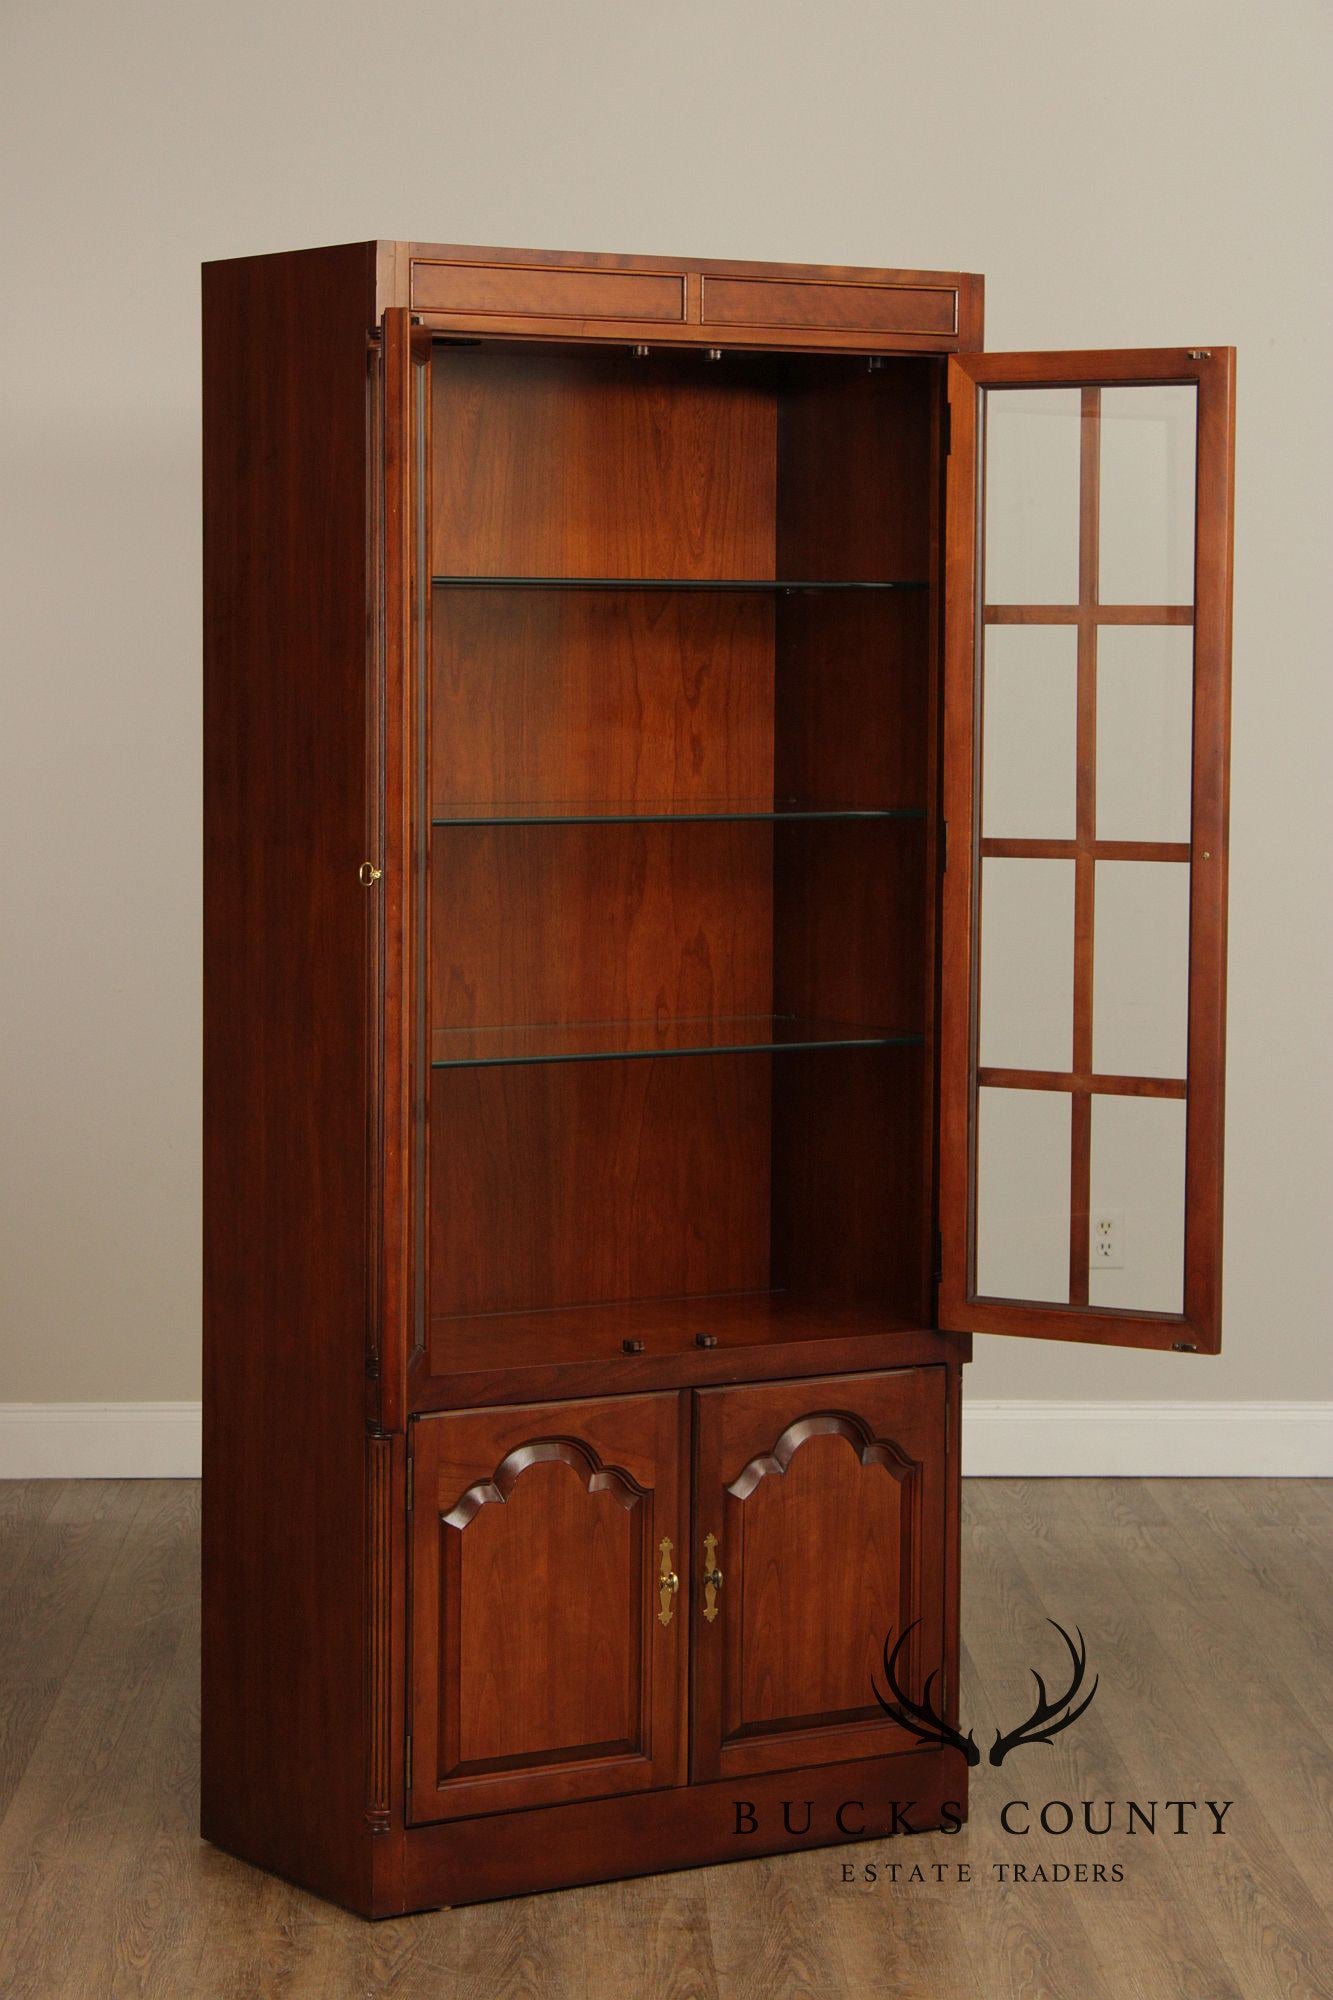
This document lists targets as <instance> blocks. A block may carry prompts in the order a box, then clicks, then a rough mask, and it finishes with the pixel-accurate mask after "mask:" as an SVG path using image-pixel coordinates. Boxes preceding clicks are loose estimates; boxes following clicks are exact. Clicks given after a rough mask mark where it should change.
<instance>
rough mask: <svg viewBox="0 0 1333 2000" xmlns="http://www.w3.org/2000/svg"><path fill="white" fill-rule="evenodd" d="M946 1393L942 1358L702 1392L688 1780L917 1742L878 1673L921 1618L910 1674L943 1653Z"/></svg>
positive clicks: (917, 1674) (881, 1751)
mask: <svg viewBox="0 0 1333 2000" xmlns="http://www.w3.org/2000/svg"><path fill="white" fill-rule="evenodd" d="M945 1399H946V1371H945V1370H944V1369H943V1368H912V1369H901V1370H895V1371H892V1372H889V1373H885V1374H875V1375H852V1376H837V1377H832V1378H826V1379H823V1380H817V1381H812V1382H780V1383H763V1384H757V1385H755V1386H754V1387H737V1388H730V1389H718V1390H701V1391H699V1392H698V1393H697V1396H696V1405H697V1416H696V1459H695V1463H696V1480H695V1549H696V1560H697V1563H698V1565H699V1575H700V1577H701V1579H702V1585H703V1587H702V1588H701V1589H700V1590H699V1591H698V1592H697V1593H696V1596H697V1600H698V1601H697V1605H696V1618H695V1629H694V1643H693V1656H694V1729H693V1751H692V1774H693V1776H694V1778H695V1779H696V1780H702V1779H707V1778H725V1777H733V1776H734V1777H740V1776H742V1775H744V1774H746V1773H753V1772H761V1771H773V1770H782V1769H784V1768H786V1767H787V1766H796V1765H804V1764H812V1763H837V1762H842V1761H844V1760H851V1759H853V1758H857V1757H866V1756H876V1755H886V1754H890V1753H892V1752H893V1751H895V1750H900V1749H901V1750H905V1749H908V1748H912V1747H915V1746H914V1745H913V1744H912V1743H911V1742H910V1740H909V1739H908V1738H907V1737H906V1736H905V1735H904V1733H903V1731H902V1730H900V1729H899V1728H898V1727H897V1726H896V1725H895V1724H894V1723H892V1722H890V1721H889V1720H888V1719H887V1718H886V1717H885V1716H884V1714H883V1712H882V1710H881V1709H880V1707H879V1705H878V1703H877V1702H876V1700H875V1694H874V1689H873V1686H872V1680H873V1677H874V1675H875V1673H876V1671H877V1669H878V1668H879V1666H880V1661H881V1656H882V1651H883V1647H884V1642H885V1640H886V1638H887V1637H888V1636H889V1635H890V1633H895V1634H896V1633H899V1632H901V1631H902V1630H903V1629H904V1628H905V1627H906V1626H907V1625H910V1624H913V1623H914V1622H915V1623H917V1630H916V1633H915V1635H914V1639H913V1644H912V1659H911V1662H910V1666H909V1673H910V1676H911V1679H912V1680H913V1682H916V1681H918V1680H920V1679H923V1678H924V1676H925V1674H926V1673H928V1672H929V1671H930V1670H931V1669H932V1668H935V1667H939V1666H940V1665H941V1664H942V1661H943V1647H944V1597H945V1592H944V1572H945V1540H946V1537H945V1465H944V1444H945V1438H946V1435H947V1425H946V1407H945ZM917 1621H919V1622H917ZM952 1693H953V1690H950V1694H951V1695H952Z"/></svg>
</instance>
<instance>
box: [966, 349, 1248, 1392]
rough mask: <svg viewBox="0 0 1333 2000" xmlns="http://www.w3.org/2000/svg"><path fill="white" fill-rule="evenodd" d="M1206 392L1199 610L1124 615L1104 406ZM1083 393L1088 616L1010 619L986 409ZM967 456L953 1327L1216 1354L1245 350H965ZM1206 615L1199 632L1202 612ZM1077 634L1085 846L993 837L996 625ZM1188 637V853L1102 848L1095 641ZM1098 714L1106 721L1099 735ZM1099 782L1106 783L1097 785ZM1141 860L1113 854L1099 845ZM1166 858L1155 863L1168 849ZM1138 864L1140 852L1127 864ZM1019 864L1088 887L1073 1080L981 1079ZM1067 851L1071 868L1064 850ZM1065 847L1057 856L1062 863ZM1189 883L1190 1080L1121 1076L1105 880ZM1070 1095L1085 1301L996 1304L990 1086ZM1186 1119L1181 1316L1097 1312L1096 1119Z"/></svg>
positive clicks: (1072, 1254)
mask: <svg viewBox="0 0 1333 2000" xmlns="http://www.w3.org/2000/svg"><path fill="white" fill-rule="evenodd" d="M1181 384H1189V385H1193V386H1194V388H1195V389H1196V391H1197V404H1196V430H1195V478H1194V487H1193V529H1194V563H1193V595H1192V603H1191V605H1190V606H1189V607H1185V606H1183V605H1174V604H1165V603H1164V604H1160V605H1149V604H1142V605H1132V604H1130V605H1126V604H1117V605H1115V606H1114V607H1113V609H1112V610H1111V611H1110V614H1109V615H1107V607H1106V606H1104V605H1103V604H1102V602H1101V597H1100V592H1099V588H1098V581H1097V578H1098V563H1099V544H1098V540H1097V536H1098V526H1097V521H1098V507H1099V505H1100V488H1099V485H1098V456H1097V454H1098V452H1099V449H1100V445H1099V426H1100V423H1101V414H1100V410H1101V403H1100V399H1101V397H1102V393H1103V391H1105V390H1108V389H1111V390H1115V389H1122V388H1133V387H1154V386H1155V387H1170V386H1173V385H1181ZM999 389H1002V390H1013V389H1048V390H1078V391H1080V392H1081V395H1082V416H1081V426H1082V430H1081V437H1082V441H1081V446H1080V453H1081V459H1080V469H1079V494H1078V519H1079V527H1078V538H1079V555H1078V566H1079V582H1078V586H1077V592H1076V595H1077V602H1072V601H1071V602H1070V603H1068V604H1066V605H1038V606H1034V605H1030V604H1023V605H1012V604H1011V605H993V604H991V603H990V602H989V601H988V598H989V592H988V591H987V590H986V589H985V587H984V582H983V563H984V559H985V499H986V486H985V475H986V464H985V427H986V398H987V395H988V392H990V391H992V390H999ZM949 409H950V418H951V426H950V428H951V452H950V458H949V469H948V540H947V560H946V606H945V732H944V733H945V756H944V799H945V805H944V811H945V819H946V822H947V825H948V833H949V839H948V865H947V869H946V873H945V877H944V920H943V982H942V1013H941V1079H940V1085H941V1097H940V1121H941V1135H940V1229H941V1238H942V1255H941V1268H942V1280H941V1284H940V1292H939V1309H938V1320H939V1324H940V1325H941V1326H942V1327H946V1328H949V1329H951V1330H955V1331H960V1332H962V1331H966V1332H978V1333H1009V1334H1025V1335H1032V1336H1039V1337H1043V1338H1048V1339H1065V1340H1081V1341H1088V1342H1093V1343H1097V1344H1102V1345H1117V1346H1137V1347H1161V1348H1177V1349H1181V1350H1185V1351H1189V1352H1206V1353H1215V1352H1217V1350H1218V1348H1219V1346H1220V1338H1221V1334H1220V1292H1221V1233H1222V1125H1223V1058H1224V1016H1225V979H1226V847H1227V805H1228V755H1229V715H1230V693H1229V688H1230V647H1231V542H1232V488H1233V459H1234V411H1235V356H1234V353H1233V351H1232V350H1230V349H1227V348H1213V349H1202V348H1200V349H1188V350H1186V349H1162V350H1158V349H1153V350H1141V351H1121V352H1116V351H1096V352H1080V353H1069V354H986V355H980V354H965V355H959V356H957V357H955V358H953V359H951V360H950V362H949ZM1187 611H1188V617H1186V616H1185V614H1186V612H1187ZM1025 621H1026V622H1031V623H1033V624H1047V625H1050V624H1054V623H1058V622H1064V623H1066V624H1070V625H1072V626H1074V627H1075V628H1076V629H1077V631H1078V666H1077V677H1078V693H1077V706H1078V713H1079V720H1078V734H1077V759H1078V811H1077V825H1076V828H1075V830H1074V838H1073V839H1072V840H1070V841H1068V842H1060V841H1054V840H1028V841H1002V840H999V841H997V840H987V841H985V842H983V840H982V822H981V779H982V770H981V743H982V686H983V679H982V673H983V659H984V654H983V639H984V634H985V632H986V631H987V630H988V629H990V627H991V626H992V625H993V624H998V623H1005V622H1010V623H1020V622H1025ZM1113 623H1114V624H1121V625H1126V624H1136V623H1137V624H1140V625H1151V624H1157V625H1161V626H1166V625H1169V624H1172V623H1188V624H1190V625H1191V626H1192V629H1193V649H1192V665H1191V671H1192V676H1193V681H1192V716H1191V723H1192V736H1191V752H1190V755H1191V764H1190V770H1189V782H1190V805H1189V839H1188V843H1187V844H1185V845H1183V846H1181V848H1180V850H1179V851H1178V852H1176V853H1175V854H1168V853H1167V852H1166V851H1165V848H1164V846H1163V845H1162V844H1154V843H1148V842H1139V843H1132V842H1120V843H1115V842H1099V841H1098V839H1097V827H1096V807H1095V799H1096V791H1095V787H1096V755H1097V752H1096V742H1097V736H1096V731H1097V680H1096V666H1097V645H1098V640H1097V634H1098V632H1099V631H1100V629H1101V628H1102V625H1103V624H1113ZM1089 717H1091V722H1089ZM1090 774H1091V775H1090ZM1116 847H1119V848H1121V849H1122V850H1124V851H1123V852H1120V853H1113V852H1108V853H1106V854H1104V855H1103V854H1102V853H1101V852H1100V850H1101V849H1103V848H1107V849H1114V848H1116ZM1155 847H1156V848H1157V849H1160V851H1150V849H1154V848H1155ZM1131 848H1133V849H1135V850H1138V851H1135V852H1133V853H1131V852H1130V851H1129V850H1130V849H1131ZM997 849H998V850H1001V851H1003V853H1004V854H1005V855H1006V857H1007V858H1014V857H1015V856H1019V858H1021V857H1022V856H1023V855H1026V856H1027V857H1029V858H1038V850H1041V851H1043V852H1044V853H1046V854H1047V855H1049V856H1050V857H1052V858H1059V859H1066V858H1067V859H1068V860H1070V861H1071V862H1072V864H1073V865H1074V868H1075V871H1076V888H1075V897H1074V915H1073V936H1074V958H1075V985H1074V996H1075V997H1074V1023H1075V1025H1074V1039H1073V1049H1072V1055H1071V1060H1070V1062H1069V1064H1068V1065H1067V1066H1066V1067H1064V1068H1060V1067H1057V1066H1055V1065H1053V1066H1052V1067H1051V1068H1050V1069H1049V1070H1046V1069H1041V1070H1038V1069H1035V1068H1034V1069H1020V1070H1015V1069H1001V1070H994V1069H990V1068H986V1069H983V1066H982V1063H981V1060H980V1053H979V1043H978V1018H979V994H978V982H979V976H980V957H981V953H980V945H979V918H980V883H981V869H982V862H983V859H984V858H985V857H986V855H987V853H988V851H990V850H997ZM1066 849H1067V850H1068V851H1067V854H1066V853H1065V851H1064V850H1066ZM1057 850H1059V852H1058V853H1057ZM1104 859H1105V860H1134V861H1140V862H1148V863H1157V864H1159V865H1170V864H1171V863H1173V862H1174V863H1176V864H1179V863H1180V862H1181V861H1182V860H1184V861H1185V862H1186V863H1187V864H1188V866H1189V869H1190V878H1189V903H1188V1019H1187V1031H1186V1032H1187V1045H1186V1060H1185V1063H1184V1075H1183V1076H1181V1077H1174V1078H1168V1077H1163V1076H1160V1075H1147V1076H1145V1075H1130V1074H1115V1075H1105V1074H1100V1073H1098V1072H1097V1067H1096V1064H1095V1062H1094V1060H1093V1056H1092V1048H1093V1019H1092V1002H1091V991H1092V983H1093V979H1094V942H1093V933H1094V921H1095V919H1094V908H1093V894H1092V882H1093V880H1094V879H1095V869H1096V867H1097V865H1098V864H1099V862H1100V861H1101V860H1104ZM983 1084H984V1085H986V1086H987V1087H994V1088H996V1089H999V1090H1001V1091H1006V1090H1007V1091H1013V1090H1018V1089H1024V1090H1037V1091H1045V1092H1056V1093H1067V1100H1068V1103H1069V1106H1070V1163H1069V1189H1068V1242H1069V1253H1068V1263H1069V1286H1068V1289H1069V1299H1068V1301H1067V1302H1063V1301H1059V1300H1056V1299H1052V1298H1049V1297H1042V1298H1030V1297H1024V1296H1018V1295H1017V1294H1016V1293H1015V1294H1008V1293H1006V1294H1004V1295H998V1294H997V1293H996V1292H995V1291H994V1289H993V1288H992V1290H990V1291H985V1290H983V1289H982V1288H981V1285H980V1284H979V1280H978V1255H977V1235H978V1232H977V1213H976V1211H977V1198H976V1189H977V1179H978V1160H977V1153H978V1137H977V1131H978V1109H979V1090H980V1088H981V1086H982V1085H983ZM1116 1096H1119V1097H1122V1098H1123V1097H1127V1096H1128V1097H1133V1096H1137V1097H1140V1098H1157V1099H1159V1100H1166V1099H1169V1098H1171V1097H1175V1098H1177V1099H1180V1100H1183V1101H1184V1103H1185V1133H1184V1167H1183V1176H1182V1179H1183V1215H1182V1247H1181V1252H1180V1265H1181V1294H1182V1296H1181V1306H1182V1310H1180V1311H1178V1312H1177V1311H1166V1310H1158V1309H1135V1308H1129V1309H1126V1308H1123V1307H1118V1306H1112V1305H1106V1304H1093V1303H1091V1302H1090V1298H1089V1280H1088V1264H1089V1254H1090V1253H1089V1242H1088V1239H1089V1234H1090V1226H1091V1217H1090V1195H1089V1184H1090V1161H1089V1155H1090V1151H1091V1146H1092V1138H1091V1131H1092V1119H1093V1116H1094V1111H1093V1107H1094V1106H1095V1105H1096V1104H1098V1103H1099V1102H1103V1103H1104V1102H1105V1101H1106V1099H1107V1098H1109V1097H1116Z"/></svg>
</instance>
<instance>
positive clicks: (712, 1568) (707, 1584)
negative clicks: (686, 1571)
mask: <svg viewBox="0 0 1333 2000" xmlns="http://www.w3.org/2000/svg"><path fill="white" fill-rule="evenodd" d="M717 1549H718V1541H717V1536H716V1535H705V1536H704V1622H705V1624H708V1625H711V1624H712V1622H713V1620H714V1619H715V1618H716V1617H717V1594H718V1592H719V1590H721V1588H722V1572H721V1570H720V1569H719V1568H718V1566H717Z"/></svg>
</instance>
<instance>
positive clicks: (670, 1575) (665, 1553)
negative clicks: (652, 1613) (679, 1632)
mask: <svg viewBox="0 0 1333 2000" xmlns="http://www.w3.org/2000/svg"><path fill="white" fill-rule="evenodd" d="M660 1550H661V1556H662V1568H661V1571H660V1573H659V1575H658V1579H657V1595H658V1599H659V1602H660V1603H661V1606H662V1609H661V1610H660V1611H659V1612H658V1614H657V1615H658V1617H659V1618H660V1619H661V1621H662V1623H663V1624H664V1625H669V1624H670V1623H671V1613H672V1612H673V1611H674V1610H675V1607H676V1592H677V1591H678V1590H679V1589H680V1578H679V1577H678V1576H677V1575H676V1572H675V1570H674V1569H672V1567H671V1542H670V1539H669V1537H668V1536H666V1535H663V1537H662V1540H661V1544H660Z"/></svg>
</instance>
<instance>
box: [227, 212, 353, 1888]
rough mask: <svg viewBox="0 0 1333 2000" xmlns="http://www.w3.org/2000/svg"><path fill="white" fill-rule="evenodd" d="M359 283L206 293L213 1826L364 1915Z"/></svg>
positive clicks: (272, 261) (341, 257) (238, 280)
mask: <svg viewBox="0 0 1333 2000" xmlns="http://www.w3.org/2000/svg"><path fill="white" fill-rule="evenodd" d="M374 280H375V246H374V245H373V244H366V245H352V246H348V247H344V248H340V249H336V250H328V251H321V252H309V253H302V254H299V255H294V256H290V257H269V258H255V259H246V260H240V261H235V262H230V263H225V264H215V265H210V266H207V267H206V268H205V271H204V291H203V296H204V439H203V457H204V507H205V534H204V725H205V746H206V747H205V774H204V811H205V860H204V902H205V944H204V985H205V1002H204V1125H205V1138H204V1503H203V1504H204V1549H203V1830H204V1832H205V1834H206V1835H207V1837H209V1838H210V1839H213V1840H215V1841H216V1842H218V1843H219V1844H220V1845H222V1846H224V1847H227V1848H229V1849H232V1850H233V1851H235V1852H237V1853H239V1854H242V1855H244V1856H245V1857H246V1858H247V1859H250V1860H253V1861H257V1862H260V1863H262V1864H263V1865H265V1866H268V1867H270V1868H273V1869H275V1870H277V1871H278V1872H280V1873H281V1874H283V1875H286V1876H288V1877H290V1878H293V1879H295V1880H298V1881H300V1882H302V1883H305V1884H307V1885H309V1886H311V1887H313V1888H316V1889H318V1890H319V1891H320V1892H321V1893H323V1894H325V1895H329V1896H332V1897H335V1898H337V1899H338V1900H340V1901H344V1902H351V1903H353V1904H357V1903H360V1904H362V1905H364V1903H365V1900H366V1897H367V1895H368V1893H369V1873H370V1861H369V1850H370V1838H371V1836H370V1833H369V1829H368V1827H367V1825H366V1821H365V1814H366V1811H367V1807H368V1805H380V1806H381V1808H382V1807H383V1806H384V1805H385V1804H386V1786H387V1781H388V1771H387V1767H386V1765H385V1759H386V1757H387V1756H388V1755H389V1751H388V1747H387V1746H386V1745H385V1744H384V1743H381V1744H380V1745H379V1752H378V1755H377V1756H370V1755H369V1752H370V1745H369V1743H368V1738H367V1719H368V1709H367V1699H368V1696H367V1675H368V1672H369V1669H370V1665H371V1662H370V1660H369V1659H368V1649H367V1634H366V1623H365V1621H366V1617H367V1605H366V1595H367V1591H368V1589H369V1572H368V1561H367V1545H366V1535H367V1523H366V1514H367V1510H368V1486H367V1466H366V1456H365V1453H366V1443H365V1422H364V1397H365V1351H366V1332H367V1314H368V1303H369V1302H368V1292H367V1210H368V1187H367V1163H368V1143H367V1140H368V1131H367V1101H366V1100H367V1061H368V1022H367V994H368V966H367V957H366V954H367V937H368V926H367V904H366V896H367V892H366V890H364V889H363V888H362V887H361V886H360V885H359V883H358V880H357V869H358V866H359V864H360V863H361V861H362V860H363V859H364V858H365V842H366V829H367V822H368V799H367V732H366V714H367V688H366V662H367V591H366V580H367V558H366V550H367V526H368V521H367V513H368V507H367V485H368V482H367V388H366V384H367V363H366V353H367V342H366V335H367V329H368V327H369V325H370V321H371V314H372V312H373V308H374ZM381 1497H382V1498H385V1497H386V1496H381ZM379 1664H380V1670H381V1672H383V1671H385V1670H386V1669H385V1663H384V1662H383V1661H382V1660H381V1661H380V1663H379ZM368 1764H369V1771H370V1781H371V1783H370V1788H371V1790H374V1791H377V1793H378V1796H377V1797H376V1798H375V1799H374V1800H373V1801H372V1800H370V1799H368V1796H367V1780H368Z"/></svg>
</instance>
